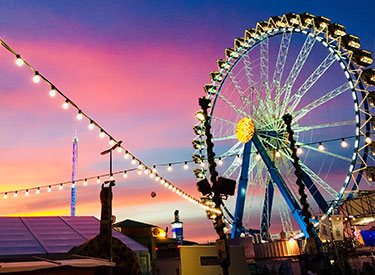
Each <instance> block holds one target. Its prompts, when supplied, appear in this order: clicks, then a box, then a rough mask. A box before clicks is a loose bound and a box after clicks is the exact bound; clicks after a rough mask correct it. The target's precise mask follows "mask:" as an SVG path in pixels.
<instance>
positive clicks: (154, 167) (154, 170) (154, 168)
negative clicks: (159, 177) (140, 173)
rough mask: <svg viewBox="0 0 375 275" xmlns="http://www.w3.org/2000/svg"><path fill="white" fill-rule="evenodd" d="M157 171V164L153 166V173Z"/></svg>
mask: <svg viewBox="0 0 375 275" xmlns="http://www.w3.org/2000/svg"><path fill="white" fill-rule="evenodd" d="M156 172H157V171H156V166H155V165H154V166H152V173H156Z"/></svg>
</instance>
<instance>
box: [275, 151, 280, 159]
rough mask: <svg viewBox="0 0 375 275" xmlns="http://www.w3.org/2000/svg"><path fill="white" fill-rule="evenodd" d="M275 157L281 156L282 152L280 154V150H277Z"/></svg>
mask: <svg viewBox="0 0 375 275" xmlns="http://www.w3.org/2000/svg"><path fill="white" fill-rule="evenodd" d="M275 157H277V158H279V157H281V154H280V152H279V150H276V152H275Z"/></svg>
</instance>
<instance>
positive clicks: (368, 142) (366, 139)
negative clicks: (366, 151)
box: [365, 136, 372, 144]
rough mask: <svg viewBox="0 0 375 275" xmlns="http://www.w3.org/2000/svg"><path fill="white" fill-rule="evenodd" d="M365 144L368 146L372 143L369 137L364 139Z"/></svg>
mask: <svg viewBox="0 0 375 275" xmlns="http://www.w3.org/2000/svg"><path fill="white" fill-rule="evenodd" d="M365 142H366V143H367V144H370V143H371V142H372V140H371V138H370V137H368V136H367V137H366V138H365Z"/></svg>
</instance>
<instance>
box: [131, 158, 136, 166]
mask: <svg viewBox="0 0 375 275" xmlns="http://www.w3.org/2000/svg"><path fill="white" fill-rule="evenodd" d="M136 163H137V161H136V160H135V157H133V159H132V164H133V165H135V164H136Z"/></svg>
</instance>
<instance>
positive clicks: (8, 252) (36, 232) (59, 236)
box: [0, 216, 148, 258]
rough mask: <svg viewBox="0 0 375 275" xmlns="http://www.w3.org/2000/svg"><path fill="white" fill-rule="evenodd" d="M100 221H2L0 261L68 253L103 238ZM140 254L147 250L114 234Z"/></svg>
mask: <svg viewBox="0 0 375 275" xmlns="http://www.w3.org/2000/svg"><path fill="white" fill-rule="evenodd" d="M99 229H100V221H99V220H98V219H97V218H95V217H90V216H82V217H80V216H78V217H70V216H49V217H0V257H1V258H4V257H7V256H8V257H9V256H29V255H44V256H45V255H51V254H63V253H67V252H68V251H69V250H70V249H71V248H72V247H74V246H78V245H80V244H82V243H83V242H85V241H87V240H88V239H90V238H92V237H95V236H96V235H97V234H99ZM112 235H113V237H116V238H118V239H120V240H121V241H122V242H123V243H124V244H126V245H127V246H128V247H129V248H130V249H132V250H133V251H134V252H136V253H137V254H144V253H147V252H148V251H147V248H146V247H144V246H142V245H141V244H139V243H137V242H135V241H134V240H132V239H130V238H129V237H127V236H125V235H124V234H122V233H120V232H117V231H115V230H112Z"/></svg>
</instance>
